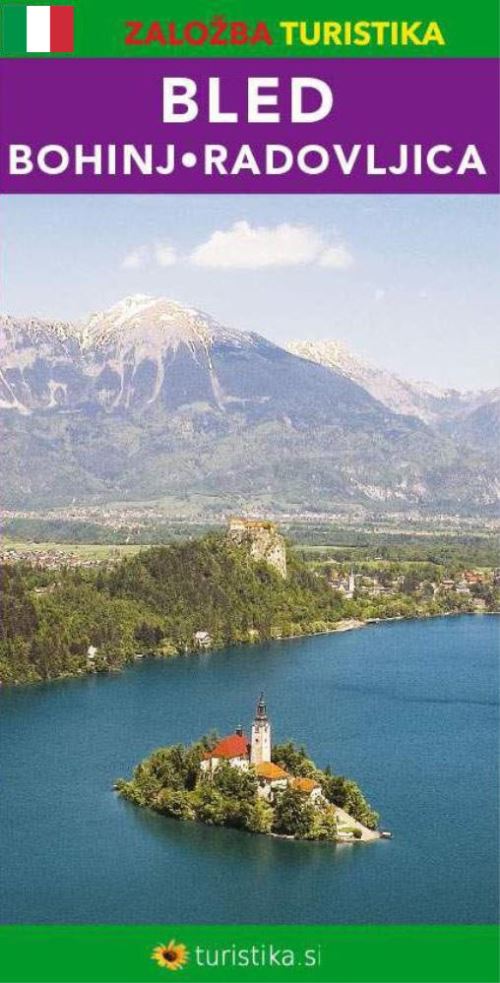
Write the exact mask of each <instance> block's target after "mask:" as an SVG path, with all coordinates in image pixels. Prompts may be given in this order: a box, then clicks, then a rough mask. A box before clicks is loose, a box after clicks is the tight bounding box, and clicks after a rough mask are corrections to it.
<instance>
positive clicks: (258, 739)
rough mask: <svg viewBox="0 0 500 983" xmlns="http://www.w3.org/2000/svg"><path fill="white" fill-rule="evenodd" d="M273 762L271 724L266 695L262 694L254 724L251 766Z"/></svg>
mask: <svg viewBox="0 0 500 983" xmlns="http://www.w3.org/2000/svg"><path fill="white" fill-rule="evenodd" d="M270 760H271V724H270V722H269V718H268V716H267V707H266V703H265V700H264V694H263V693H261V694H260V698H259V701H258V703H257V709H256V711H255V720H254V722H253V724H252V743H251V746H250V764H252V765H260V764H263V762H265V761H270Z"/></svg>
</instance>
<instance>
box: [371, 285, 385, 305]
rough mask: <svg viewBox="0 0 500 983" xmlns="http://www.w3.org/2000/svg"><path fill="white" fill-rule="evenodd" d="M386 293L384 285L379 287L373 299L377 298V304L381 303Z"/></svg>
mask: <svg viewBox="0 0 500 983" xmlns="http://www.w3.org/2000/svg"><path fill="white" fill-rule="evenodd" d="M385 293H386V292H385V290H384V288H383V287H377V289H376V290H375V293H374V294H373V299H374V300H375V303H376V304H380V302H381V301H382V300H384V298H385Z"/></svg>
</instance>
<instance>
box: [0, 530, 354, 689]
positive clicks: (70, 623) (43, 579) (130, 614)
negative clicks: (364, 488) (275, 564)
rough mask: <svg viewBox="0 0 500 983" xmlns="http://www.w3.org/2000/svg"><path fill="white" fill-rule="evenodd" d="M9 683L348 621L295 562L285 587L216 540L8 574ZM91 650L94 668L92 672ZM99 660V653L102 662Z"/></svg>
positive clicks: (5, 654) (0, 600)
mask: <svg viewBox="0 0 500 983" xmlns="http://www.w3.org/2000/svg"><path fill="white" fill-rule="evenodd" d="M1 576H2V583H1V596H0V621H1V624H0V680H2V681H3V682H6V683H9V682H25V681H34V680H44V679H52V678H56V677H59V676H63V675H74V674H77V673H80V672H86V671H89V670H98V671H99V670H110V669H118V668H120V666H122V665H123V664H124V663H125V662H127V661H130V660H131V659H133V658H134V656H136V655H138V654H141V655H147V654H157V655H173V654H175V653H177V652H185V651H189V650H191V649H192V648H193V647H194V635H195V633H196V632H197V631H206V632H208V633H209V635H210V638H211V641H212V644H213V646H214V647H217V646H221V645H225V644H231V643H238V642H248V641H252V640H256V639H266V638H271V637H273V636H276V635H291V634H295V633H300V632H301V631H321V630H324V629H325V628H327V627H329V626H330V625H332V624H333V623H334V622H335V621H336V620H338V619H339V618H340V617H341V616H342V602H341V600H340V599H339V598H336V597H334V595H333V594H332V591H331V590H330V589H329V588H328V586H327V583H326V580H325V579H324V578H323V577H317V576H315V575H314V574H313V573H311V572H309V571H308V570H307V568H306V567H305V566H304V565H303V564H302V563H301V562H300V561H298V560H296V559H294V558H293V557H292V558H291V559H290V563H289V575H288V577H287V579H286V580H284V579H283V578H282V577H280V576H279V574H277V573H276V572H275V571H274V570H273V569H271V568H270V567H269V566H268V565H267V564H266V563H263V562H261V563H259V562H255V561H253V560H252V559H251V558H250V556H249V554H248V552H247V550H246V549H245V547H243V546H237V545H234V544H232V543H230V542H229V541H228V540H227V539H226V538H225V537H224V536H220V535H208V536H206V537H204V538H203V539H199V540H196V541H187V542H183V543H179V544H172V545H170V546H165V547H154V548H152V549H150V550H147V551H144V552H141V553H140V554H138V555H137V556H136V557H134V558H132V559H125V560H122V561H121V562H120V563H118V564H117V565H116V566H111V567H106V566H103V567H99V568H97V569H81V568H76V569H61V570H50V571H49V570H39V569H37V568H35V567H30V566H28V565H24V564H17V565H15V566H8V565H6V566H4V567H3V568H2V571H1ZM89 649H91V650H92V659H91V661H90V662H89ZM93 650H96V651H95V652H94V651H93Z"/></svg>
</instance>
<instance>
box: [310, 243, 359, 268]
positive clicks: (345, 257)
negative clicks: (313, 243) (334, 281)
mask: <svg viewBox="0 0 500 983" xmlns="http://www.w3.org/2000/svg"><path fill="white" fill-rule="evenodd" d="M318 262H319V265H320V266H326V267H328V269H330V270H348V269H349V267H350V266H352V264H353V263H354V257H353V255H352V253H351V252H350V250H349V249H348V248H347V246H345V245H344V243H342V242H339V243H338V245H337V246H328V247H327V248H326V249H324V250H323V252H322V253H320V255H319V259H318Z"/></svg>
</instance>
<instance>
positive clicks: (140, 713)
mask: <svg viewBox="0 0 500 983" xmlns="http://www.w3.org/2000/svg"><path fill="white" fill-rule="evenodd" d="M262 689H263V690H264V691H265V694H266V698H267V705H268V709H269V714H270V717H271V719H272V724H273V734H274V736H275V739H276V740H279V741H285V740H287V739H288V738H291V737H293V738H294V740H296V741H297V743H298V744H304V745H305V746H306V747H307V750H308V752H309V753H310V755H311V757H312V758H313V759H314V760H315V761H316V763H317V765H318V767H319V768H325V766H326V765H327V764H330V765H331V767H332V770H333V772H334V773H336V774H341V775H343V774H346V775H349V776H351V777H352V778H353V779H354V780H355V781H356V782H359V783H360V785H361V788H362V789H363V792H364V794H365V795H366V797H367V799H368V801H369V802H370V804H371V805H372V806H373V807H374V808H375V809H376V810H377V811H378V812H379V813H380V817H381V819H380V822H381V827H382V828H384V829H388V830H390V831H391V833H392V839H391V840H377V841H376V842H373V843H360V844H344V843H337V844H334V845H332V844H331V843H319V842H304V841H302V842H298V841H293V840H289V839H280V838H276V837H271V836H258V835H257V836H256V835H252V834H250V833H245V832H242V831H241V830H236V829H229V828H223V827H214V826H208V825H204V824H201V823H195V822H178V821H176V820H174V819H170V818H165V817H164V816H159V815H157V814H155V813H153V812H149V811H148V810H145V809H137V808H136V807H135V806H133V805H131V804H130V803H129V802H126V801H125V800H124V799H123V798H120V797H119V796H118V795H117V793H116V792H115V791H114V790H113V785H114V782H115V781H116V780H117V779H118V778H120V777H122V776H129V775H130V773H131V771H132V770H133V768H134V766H135V765H136V764H137V762H139V761H141V760H142V759H144V758H146V757H147V755H149V754H151V752H152V751H153V750H154V749H155V748H157V747H162V746H165V745H171V744H176V743H180V742H186V743H189V742H191V741H193V740H195V739H197V738H198V737H199V736H201V735H202V734H204V733H207V732H209V731H210V730H211V729H212V728H216V729H217V730H218V731H219V733H229V732H231V731H233V730H234V729H235V728H236V727H237V725H238V724H239V722H240V719H242V720H244V721H245V720H246V719H247V718H248V713H249V707H250V708H251V707H253V706H254V705H255V700H256V698H257V697H258V694H259V692H260V691H261V690H262ZM498 692H499V689H498V617H496V616H495V615H482V616H481V615H480V616H477V615H476V616H472V615H458V616H454V617H438V618H428V619H423V620H406V621H395V622H392V623H386V624H377V625H369V626H366V627H364V628H363V629H362V630H358V631H350V632H344V633H338V634H324V635H316V636H315V637H303V638H300V639H284V640H281V641H271V642H268V643H261V644H256V645H254V646H252V647H250V648H249V647H248V646H232V647H229V648H223V649H220V650H218V651H207V652H204V651H202V652H200V653H198V654H194V655H189V656H179V657H177V658H173V659H170V660H144V661H142V662H139V663H135V664H134V665H131V666H128V667H126V668H125V669H124V670H123V672H121V673H111V674H109V673H107V674H90V675H87V676H85V677H83V678H75V679H63V680H60V681H55V682H50V683H35V684H34V685H30V686H20V687H10V688H9V687H4V688H3V689H2V691H1V692H0V762H1V763H0V827H1V850H2V862H1V874H0V920H1V921H2V922H3V923H19V922H24V923H61V922H64V923H78V922H84V923H103V922H104V923H106V922H108V923H119V924H121V923H136V922H143V923H144V922H152V923H153V922H154V923H157V922H162V923H165V922H167V923H168V922H170V923H177V922H183V921H189V922H200V923H203V922H210V923H219V922H221V923H238V922H247V923H268V924H269V923H282V922H292V923H293V922H297V923H303V924H309V923H310V924H314V923H329V924H335V923H350V924H354V923H393V922H394V923H483V924H484V923H488V922H494V921H495V920H496V916H497V898H498V883H497V877H498V864H497V845H498V834H497V801H498V772H497V727H498Z"/></svg>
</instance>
